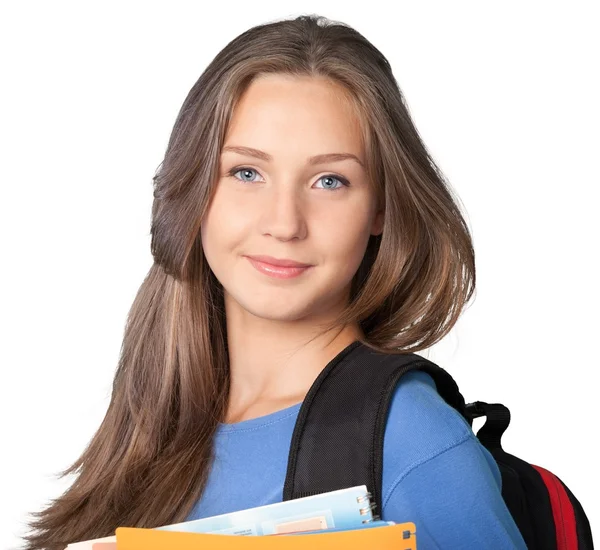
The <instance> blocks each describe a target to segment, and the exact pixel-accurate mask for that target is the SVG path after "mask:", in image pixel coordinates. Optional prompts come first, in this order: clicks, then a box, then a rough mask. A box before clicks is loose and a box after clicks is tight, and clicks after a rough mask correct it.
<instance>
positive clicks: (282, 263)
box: [247, 256, 311, 267]
mask: <svg viewBox="0 0 600 550" xmlns="http://www.w3.org/2000/svg"><path fill="white" fill-rule="evenodd" d="M247 257H248V258H250V259H252V260H256V261H257V262H262V263H264V264H269V265H274V266H277V267H310V266H311V264H304V263H301V262H296V261H295V260H288V259H279V258H273V257H272V256H247Z"/></svg>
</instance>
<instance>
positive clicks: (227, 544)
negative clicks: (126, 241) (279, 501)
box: [116, 522, 417, 550]
mask: <svg viewBox="0 0 600 550" xmlns="http://www.w3.org/2000/svg"><path fill="white" fill-rule="evenodd" d="M415 531H416V528H415V524H414V523H412V522H407V523H399V524H396V525H388V526H384V527H375V528H373V529H358V530H356V531H336V532H333V533H317V534H311V535H275V536H273V535H255V536H242V535H217V534H209V533H184V532H179V531H162V530H159V529H142V528H138V527H119V528H117V530H116V536H117V550H199V549H202V550H307V549H310V550H353V549H354V550H364V549H365V548H373V549H375V548H376V549H377V550H417V544H416V533H415Z"/></svg>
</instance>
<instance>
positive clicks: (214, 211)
mask: <svg viewBox="0 0 600 550" xmlns="http://www.w3.org/2000/svg"><path fill="white" fill-rule="evenodd" d="M235 206H236V203H235V201H232V200H231V199H230V198H228V197H227V194H226V193H224V192H222V191H219V190H217V193H216V194H215V196H214V197H213V200H212V202H211V204H210V207H209V208H208V211H207V212H206V215H205V217H204V220H203V221H202V224H201V227H200V234H201V239H202V247H203V249H204V252H205V254H206V256H207V259H208V258H209V256H216V255H218V254H219V252H226V251H228V250H231V249H232V248H235V246H236V245H237V244H238V243H239V242H240V241H241V240H242V238H243V235H244V232H245V231H246V227H247V225H248V220H247V214H248V209H247V208H246V209H243V208H236V207H235Z"/></svg>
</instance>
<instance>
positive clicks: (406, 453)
mask: <svg viewBox="0 0 600 550" xmlns="http://www.w3.org/2000/svg"><path fill="white" fill-rule="evenodd" d="M450 451H452V452H450ZM457 452H461V453H464V452H467V453H473V454H475V455H476V456H477V458H478V459H479V460H480V461H481V462H482V464H485V465H486V466H487V467H489V468H490V469H491V474H492V476H493V477H494V478H495V479H496V481H497V482H498V483H500V472H499V470H498V469H497V466H496V465H495V462H494V460H493V459H492V458H491V455H489V453H488V452H487V450H486V449H485V448H484V447H483V445H481V444H480V443H479V440H478V439H477V437H476V436H475V434H474V433H473V430H472V428H471V426H469V423H468V422H467V421H466V419H465V418H464V417H463V416H462V415H461V414H460V413H459V412H458V411H457V410H456V409H454V408H453V407H452V406H450V405H448V403H446V401H445V400H444V399H443V398H442V397H441V396H440V394H439V393H438V392H437V389H436V386H435V382H434V381H433V378H432V377H431V376H429V375H428V374H427V373H425V372H422V371H411V372H409V373H407V374H406V375H404V376H403V377H402V378H401V379H400V380H399V382H398V384H397V385H396V388H395V390H394V393H393V395H392V398H391V400H390V405H389V409H388V414H387V419H386V425H385V432H384V441H383V495H382V496H384V497H385V496H386V492H387V493H388V494H389V491H390V490H392V488H393V487H394V486H396V485H397V484H398V483H400V482H401V481H402V479H404V478H405V477H406V476H407V475H408V474H410V473H411V472H412V471H413V470H415V469H416V468H417V467H418V466H420V465H422V464H424V463H426V462H429V461H434V462H435V460H434V459H437V462H438V463H441V462H442V460H441V459H440V458H439V457H441V456H442V455H444V454H447V453H450V454H456V453H457ZM488 455H489V456H488Z"/></svg>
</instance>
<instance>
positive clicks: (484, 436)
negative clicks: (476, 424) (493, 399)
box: [467, 401, 510, 451]
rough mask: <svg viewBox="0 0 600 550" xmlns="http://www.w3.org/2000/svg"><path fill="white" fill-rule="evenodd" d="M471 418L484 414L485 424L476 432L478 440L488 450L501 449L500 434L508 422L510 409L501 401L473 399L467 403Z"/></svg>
mask: <svg viewBox="0 0 600 550" xmlns="http://www.w3.org/2000/svg"><path fill="white" fill-rule="evenodd" d="M467 411H468V413H469V414H470V415H471V418H478V417H480V416H485V417H486V421H485V424H484V425H483V426H482V427H481V428H480V429H479V431H478V432H477V437H478V439H479V441H481V443H482V444H483V445H484V446H485V447H486V448H487V449H488V450H490V451H492V450H494V449H502V441H501V440H502V435H503V434H504V432H505V431H506V428H508V425H509V424H510V411H509V410H508V408H507V407H505V406H504V405H502V404H501V403H491V404H490V403H485V402H483V401H475V402H474V403H469V404H468V405H467Z"/></svg>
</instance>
